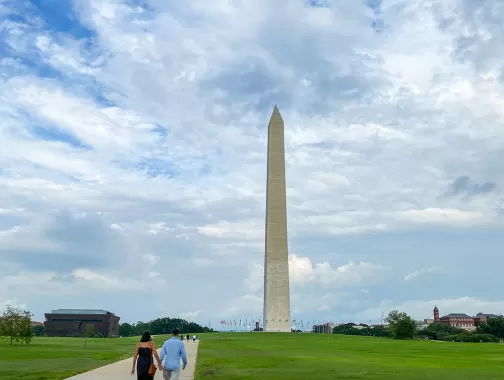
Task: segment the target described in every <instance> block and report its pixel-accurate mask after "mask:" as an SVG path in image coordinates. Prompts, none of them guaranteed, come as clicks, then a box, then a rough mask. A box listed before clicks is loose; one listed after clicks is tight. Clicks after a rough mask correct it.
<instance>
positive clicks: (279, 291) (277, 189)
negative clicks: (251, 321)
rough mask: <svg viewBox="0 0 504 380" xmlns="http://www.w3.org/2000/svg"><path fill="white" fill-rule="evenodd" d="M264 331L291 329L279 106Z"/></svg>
mask: <svg viewBox="0 0 504 380" xmlns="http://www.w3.org/2000/svg"><path fill="white" fill-rule="evenodd" d="M267 170H268V173H267V180H266V235H265V240H266V242H265V260H264V319H263V321H264V331H278V332H290V331H291V328H290V292H289V257H288V245H287V199H286V198H287V197H286V185H285V147H284V122H283V120H282V116H280V112H279V111H278V108H277V107H276V106H275V109H274V110H273V114H272V115H271V119H270V123H269V126H268V169H267Z"/></svg>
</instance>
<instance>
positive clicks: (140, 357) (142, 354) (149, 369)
mask: <svg viewBox="0 0 504 380" xmlns="http://www.w3.org/2000/svg"><path fill="white" fill-rule="evenodd" d="M152 355H154V357H155V358H156V361H157V365H158V368H159V370H160V371H161V370H162V369H163V367H162V365H161V360H159V356H158V353H157V350H156V345H155V344H154V342H153V341H152V337H151V335H150V333H148V332H145V333H143V335H142V338H141V339H140V342H139V343H137V345H136V350H135V355H134V356H133V368H131V375H134V374H135V366H136V372H137V380H153V379H154V374H155V373H156V367H155V366H154V360H153V358H152Z"/></svg>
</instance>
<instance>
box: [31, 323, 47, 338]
mask: <svg viewBox="0 0 504 380" xmlns="http://www.w3.org/2000/svg"><path fill="white" fill-rule="evenodd" d="M32 332H33V336H44V335H45V329H44V326H40V325H37V326H33V327H32Z"/></svg>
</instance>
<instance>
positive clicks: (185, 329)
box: [119, 318, 213, 336]
mask: <svg viewBox="0 0 504 380" xmlns="http://www.w3.org/2000/svg"><path fill="white" fill-rule="evenodd" d="M174 329H178V330H179V331H180V333H182V334H186V333H195V334H201V333H207V332H212V331H213V329H211V328H209V327H206V326H201V325H199V324H197V323H195V322H189V321H186V320H185V319H181V318H157V319H154V320H152V321H150V322H137V323H133V324H129V323H121V324H120V325H119V335H120V336H136V335H142V334H143V333H144V332H146V331H148V332H150V333H151V335H165V334H171V332H172V330H174Z"/></svg>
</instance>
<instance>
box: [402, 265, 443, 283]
mask: <svg viewBox="0 0 504 380" xmlns="http://www.w3.org/2000/svg"><path fill="white" fill-rule="evenodd" d="M439 271H440V268H438V267H431V268H428V269H420V270H416V271H413V272H411V273H408V274H407V275H406V277H404V281H411V280H414V279H416V278H418V277H420V276H423V275H426V274H429V273H437V272H439Z"/></svg>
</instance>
